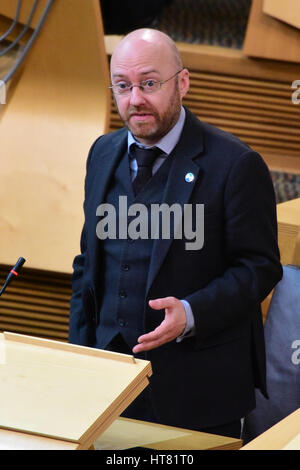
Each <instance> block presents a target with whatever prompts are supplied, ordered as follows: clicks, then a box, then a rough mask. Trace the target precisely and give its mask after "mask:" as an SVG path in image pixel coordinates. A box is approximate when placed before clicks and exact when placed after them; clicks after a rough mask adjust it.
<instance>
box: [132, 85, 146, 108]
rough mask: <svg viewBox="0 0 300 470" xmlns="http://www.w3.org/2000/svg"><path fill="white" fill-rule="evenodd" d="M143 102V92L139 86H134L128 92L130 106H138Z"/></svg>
mask: <svg viewBox="0 0 300 470" xmlns="http://www.w3.org/2000/svg"><path fill="white" fill-rule="evenodd" d="M143 103H145V94H144V92H143V91H142V90H141V88H140V87H139V86H134V87H132V89H131V92H130V104H131V105H132V106H140V105H141V104H143Z"/></svg>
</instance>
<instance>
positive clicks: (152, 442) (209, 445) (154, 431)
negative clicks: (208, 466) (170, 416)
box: [94, 418, 242, 450]
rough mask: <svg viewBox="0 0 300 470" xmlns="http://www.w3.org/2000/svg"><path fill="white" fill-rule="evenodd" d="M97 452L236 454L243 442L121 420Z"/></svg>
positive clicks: (103, 437) (100, 441) (97, 445)
mask: <svg viewBox="0 0 300 470" xmlns="http://www.w3.org/2000/svg"><path fill="white" fill-rule="evenodd" d="M94 446H95V449H102V450H125V449H130V448H132V447H143V448H146V449H156V450H236V449H240V447H241V446H242V441H241V440H240V439H233V438H230V437H225V436H217V435H215V434H208V433H204V432H196V431H190V430H188V429H181V428H176V427H172V426H164V425H161V424H154V423H147V422H145V421H138V420H134V419H128V418H118V419H116V421H114V422H113V423H112V424H111V426H110V427H109V428H108V429H106V431H104V433H103V434H101V436H100V437H99V438H98V439H97V440H96V442H95V444H94Z"/></svg>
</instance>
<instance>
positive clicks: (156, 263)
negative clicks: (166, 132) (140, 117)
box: [146, 109, 203, 293]
mask: <svg viewBox="0 0 300 470" xmlns="http://www.w3.org/2000/svg"><path fill="white" fill-rule="evenodd" d="M202 151H203V134H202V129H201V125H200V121H199V120H198V119H197V118H196V117H195V116H194V115H193V114H192V113H190V112H189V111H188V110H187V109H186V121H185V125H184V128H183V131H182V135H181V137H180V140H179V142H178V144H177V145H176V147H175V149H174V150H173V152H172V155H171V158H172V159H173V162H172V166H171V170H170V175H169V178H168V182H167V187H166V191H165V197H164V200H163V202H164V203H166V204H168V207H170V206H171V205H172V204H175V203H177V204H180V205H181V209H182V214H183V210H184V204H187V203H188V201H189V199H190V197H191V194H192V191H193V189H194V186H195V184H198V182H199V178H200V177H201V171H200V167H199V165H198V164H197V163H196V161H195V159H196V157H199V155H200V154H201V153H202ZM188 174H191V175H192V181H187V180H186V179H188V178H186V176H187V175H188ZM172 241H173V239H172V238H171V239H157V240H154V243H153V250H152V256H151V261H150V267H149V273H148V279H147V289H146V292H147V293H148V291H149V289H150V287H151V285H152V283H153V280H154V279H155V276H156V275H157V273H158V271H159V269H160V267H161V265H162V263H163V261H164V259H165V257H166V255H167V252H168V250H169V249H170V246H171V243H172Z"/></svg>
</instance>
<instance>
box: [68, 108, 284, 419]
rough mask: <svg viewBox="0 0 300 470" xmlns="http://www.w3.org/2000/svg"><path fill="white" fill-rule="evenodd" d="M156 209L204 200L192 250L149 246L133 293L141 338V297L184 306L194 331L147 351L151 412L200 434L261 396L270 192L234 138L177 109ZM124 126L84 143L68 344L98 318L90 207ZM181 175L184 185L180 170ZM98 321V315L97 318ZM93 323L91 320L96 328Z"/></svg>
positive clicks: (120, 148)
mask: <svg viewBox="0 0 300 470" xmlns="http://www.w3.org/2000/svg"><path fill="white" fill-rule="evenodd" d="M186 113H187V115H186V122H185V125H184V129H183V132H182V135H181V138H180V140H179V142H178V144H177V146H176V148H175V150H174V151H173V155H172V157H171V158H173V159H174V161H173V165H172V168H171V172H170V175H169V178H168V182H167V188H166V192H165V194H166V197H165V200H164V201H163V202H165V203H167V204H169V205H171V204H173V203H180V204H182V205H183V204H187V203H189V204H204V205H205V209H204V215H205V222H204V246H203V248H202V249H200V250H194V251H187V250H186V249H185V243H186V242H187V241H188V240H186V239H184V238H183V239H182V240H178V239H176V240H166V239H163V240H155V241H154V245H153V251H152V258H151V263H150V267H149V273H148V282H147V291H146V292H145V308H144V312H137V314H139V315H144V323H145V331H147V332H149V331H152V330H153V329H154V328H156V327H157V326H158V325H159V323H160V322H161V321H162V319H163V318H164V312H163V311H154V310H152V309H151V308H150V307H149V306H148V300H149V299H155V298H158V297H165V296H175V297H177V298H179V299H186V300H187V301H188V302H189V303H190V305H191V307H192V310H193V314H194V317H195V326H196V333H195V336H194V337H192V338H186V339H184V341H182V342H181V343H177V342H176V341H172V342H170V343H167V344H165V345H163V346H161V347H159V348H157V349H154V350H152V351H149V352H148V353H147V354H146V358H147V359H148V360H150V361H151V364H152V368H153V376H152V378H151V382H150V389H151V396H152V400H153V406H154V408H155V409H156V411H157V414H158V416H159V417H160V419H161V421H162V422H166V423H168V424H170V425H174V426H182V427H190V428H197V426H199V428H201V427H202V428H203V427H206V426H215V425H218V424H223V423H226V422H229V421H231V420H234V419H236V418H240V417H241V416H244V415H245V414H246V413H247V412H249V411H250V410H251V409H252V408H253V407H254V405H255V399H254V387H255V386H256V387H259V388H260V389H261V390H262V392H263V393H264V394H266V385H265V352H264V338H263V326H262V317H261V310H260V303H261V302H262V300H263V299H264V298H265V297H266V296H267V295H268V294H269V292H270V291H271V290H272V288H273V287H274V286H275V284H276V283H277V282H278V281H279V280H280V279H281V276H282V267H281V264H280V261H279V252H278V246H277V223H276V206H275V198H274V191H273V185H272V181H271V178H270V174H269V172H268V169H267V167H266V165H265V163H264V162H263V160H262V159H261V157H260V156H259V155H258V154H257V153H255V152H254V151H252V150H251V149H250V148H249V147H248V146H247V145H246V144H244V143H242V142H241V141H240V140H239V139H237V138H236V137H234V136H232V135H230V134H228V133H225V132H223V131H221V130H219V129H217V128H215V127H213V126H210V125H208V124H205V123H203V122H200V121H199V120H198V119H197V118H196V117H195V116H194V115H193V114H192V113H191V112H189V111H188V110H186ZM126 145H127V130H126V129H121V130H118V131H116V132H113V133H110V134H107V135H105V136H102V137H100V138H99V139H98V140H96V142H95V143H94V144H93V146H92V148H91V150H90V153H89V157H88V161H87V175H86V180H85V201H84V212H85V225H84V228H83V232H82V238H81V254H80V255H78V256H77V257H76V258H75V260H74V273H73V296H72V300H71V311H70V335H69V339H70V342H73V343H77V344H82V345H92V342H93V337H94V333H95V328H96V326H97V323H98V322H99V318H97V316H98V315H99V311H100V303H101V286H102V282H101V279H103V275H104V273H103V272H102V269H101V241H100V240H98V239H97V237H96V225H97V222H98V221H99V219H98V218H97V217H96V209H97V206H98V205H99V204H101V203H103V202H104V201H105V194H106V190H107V188H108V184H109V181H110V178H111V175H112V174H113V172H114V169H115V167H116V165H117V163H118V162H119V160H120V158H121V157H122V155H124V152H125V151H126ZM187 173H193V174H194V176H195V178H194V180H193V182H191V183H188V182H186V181H185V175H186V174H187ZM100 322H101V319H100ZM100 327H101V324H100Z"/></svg>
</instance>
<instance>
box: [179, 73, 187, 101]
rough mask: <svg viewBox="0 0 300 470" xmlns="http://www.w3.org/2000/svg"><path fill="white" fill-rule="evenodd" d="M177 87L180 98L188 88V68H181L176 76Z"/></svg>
mask: <svg viewBox="0 0 300 470" xmlns="http://www.w3.org/2000/svg"><path fill="white" fill-rule="evenodd" d="M178 87H179V92H180V96H181V98H183V97H184V96H185V95H186V94H187V92H188V90H189V88H190V74H189V71H188V69H183V70H182V71H181V72H180V74H179V77H178Z"/></svg>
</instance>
